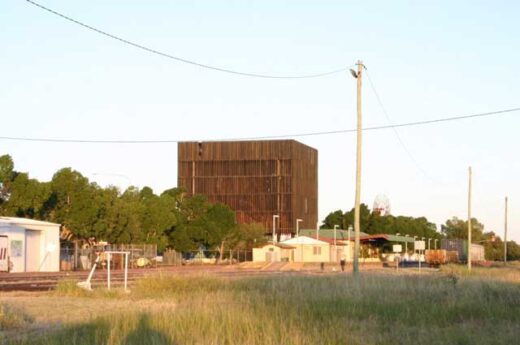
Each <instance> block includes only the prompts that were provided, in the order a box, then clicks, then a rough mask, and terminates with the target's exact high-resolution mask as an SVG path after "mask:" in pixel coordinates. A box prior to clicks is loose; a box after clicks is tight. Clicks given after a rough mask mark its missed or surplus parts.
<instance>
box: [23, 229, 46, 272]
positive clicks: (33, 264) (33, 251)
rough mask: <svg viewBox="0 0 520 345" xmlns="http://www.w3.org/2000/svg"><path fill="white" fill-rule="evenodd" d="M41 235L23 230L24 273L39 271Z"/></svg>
mask: <svg viewBox="0 0 520 345" xmlns="http://www.w3.org/2000/svg"><path fill="white" fill-rule="evenodd" d="M41 233H42V232H41V231H35V230H25V272H38V271H39V270H40V264H41V260H42V258H41V253H40V247H41Z"/></svg>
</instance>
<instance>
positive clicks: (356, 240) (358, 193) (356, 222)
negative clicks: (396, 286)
mask: <svg viewBox="0 0 520 345" xmlns="http://www.w3.org/2000/svg"><path fill="white" fill-rule="evenodd" d="M357 67H358V68H357V73H355V72H353V73H352V74H353V75H354V76H355V77H356V79H357V144H356V145H357V146H356V147H357V150H356V199H355V207H354V233H355V234H354V263H353V265H352V269H353V272H354V274H357V273H358V272H359V233H360V219H359V213H360V200H361V152H362V151H361V144H362V140H361V139H362V128H363V127H362V109H361V76H362V73H363V67H364V66H363V62H361V60H358V62H357Z"/></svg>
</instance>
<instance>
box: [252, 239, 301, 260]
mask: <svg viewBox="0 0 520 345" xmlns="http://www.w3.org/2000/svg"><path fill="white" fill-rule="evenodd" d="M294 249H295V247H293V246H290V245H287V244H283V243H275V244H272V243H269V244H266V245H264V246H263V247H260V248H253V261H256V262H258V261H265V262H276V261H294Z"/></svg>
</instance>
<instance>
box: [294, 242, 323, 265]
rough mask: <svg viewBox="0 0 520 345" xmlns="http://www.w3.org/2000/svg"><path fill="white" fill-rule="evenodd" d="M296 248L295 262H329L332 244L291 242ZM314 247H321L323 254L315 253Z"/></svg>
mask: <svg viewBox="0 0 520 345" xmlns="http://www.w3.org/2000/svg"><path fill="white" fill-rule="evenodd" d="M291 245H293V246H294V247H296V249H295V250H294V261H295V262H329V261H330V246H329V245H328V244H316V245H311V244H291ZM313 247H320V248H321V254H319V255H314V249H313Z"/></svg>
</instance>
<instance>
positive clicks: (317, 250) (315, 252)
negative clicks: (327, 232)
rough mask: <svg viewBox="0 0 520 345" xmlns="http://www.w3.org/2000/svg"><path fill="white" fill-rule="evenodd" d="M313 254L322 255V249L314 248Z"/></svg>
mask: <svg viewBox="0 0 520 345" xmlns="http://www.w3.org/2000/svg"><path fill="white" fill-rule="evenodd" d="M312 254H314V255H321V247H312Z"/></svg>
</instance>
